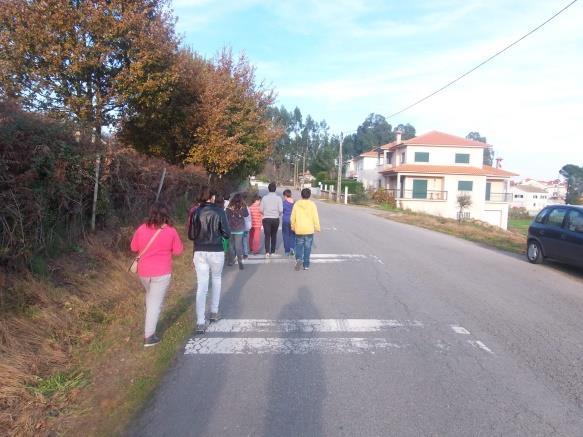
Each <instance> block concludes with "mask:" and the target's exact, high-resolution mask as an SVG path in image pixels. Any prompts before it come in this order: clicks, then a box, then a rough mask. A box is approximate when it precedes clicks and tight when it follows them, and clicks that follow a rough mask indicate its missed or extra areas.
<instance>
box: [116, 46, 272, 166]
mask: <svg viewBox="0 0 583 437" xmlns="http://www.w3.org/2000/svg"><path fill="white" fill-rule="evenodd" d="M173 70H174V71H175V72H176V75H177V77H178V80H177V82H176V86H175V87H174V89H173V91H172V93H171V97H170V99H169V100H168V101H167V102H165V103H163V104H162V105H160V106H159V107H151V108H144V107H140V108H136V110H135V111H134V114H133V115H130V116H128V117H126V118H125V119H124V121H123V126H122V131H121V134H120V136H121V138H122V139H123V141H125V142H127V143H128V144H133V145H134V146H136V147H137V148H138V149H139V150H141V151H143V152H145V153H148V154H152V155H157V156H161V157H165V158H166V159H168V160H170V161H172V162H176V163H184V164H191V163H192V164H199V165H202V166H203V167H204V168H205V169H206V171H207V172H208V173H209V174H210V175H212V176H216V177H223V176H225V175H239V176H246V175H248V174H251V173H254V172H257V171H259V170H260V169H261V168H262V166H263V163H264V162H265V159H266V158H267V156H268V155H269V153H270V151H271V147H272V145H273V143H274V142H275V140H276V139H277V138H278V137H279V135H280V132H281V129H280V127H279V126H278V125H277V124H276V123H274V122H273V120H272V119H271V117H270V116H269V108H270V106H271V105H272V104H273V102H274V99H275V96H274V93H273V91H272V90H269V89H267V88H266V87H264V86H263V84H262V83H258V82H257V80H256V78H255V71H254V68H253V66H252V65H251V64H250V63H249V61H248V60H247V59H246V58H245V57H244V56H240V57H239V58H234V57H233V55H232V53H231V52H230V51H229V50H223V51H222V52H221V53H220V54H219V55H218V56H217V58H216V59H212V60H207V59H203V58H201V57H200V56H198V55H197V54H196V53H193V52H191V51H188V50H182V51H180V53H179V54H178V56H177V57H176V64H175V65H174V66H173Z"/></svg>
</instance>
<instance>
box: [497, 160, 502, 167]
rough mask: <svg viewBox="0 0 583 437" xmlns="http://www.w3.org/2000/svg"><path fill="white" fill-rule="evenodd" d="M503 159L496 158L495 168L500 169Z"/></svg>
mask: <svg viewBox="0 0 583 437" xmlns="http://www.w3.org/2000/svg"><path fill="white" fill-rule="evenodd" d="M502 160H503V158H496V168H502Z"/></svg>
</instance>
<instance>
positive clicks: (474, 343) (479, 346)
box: [468, 340, 494, 354]
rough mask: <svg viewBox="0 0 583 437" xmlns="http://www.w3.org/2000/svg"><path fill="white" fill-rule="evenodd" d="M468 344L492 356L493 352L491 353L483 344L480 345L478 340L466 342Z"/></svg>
mask: <svg viewBox="0 0 583 437" xmlns="http://www.w3.org/2000/svg"><path fill="white" fill-rule="evenodd" d="M468 343H470V344H471V345H472V346H474V347H477V348H479V349H482V350H484V351H486V352H488V353H489V354H493V353H494V352H492V349H490V348H489V347H488V346H486V345H485V344H484V343H482V342H481V341H480V340H476V341H474V340H468Z"/></svg>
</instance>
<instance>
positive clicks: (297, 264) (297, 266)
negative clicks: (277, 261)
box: [296, 259, 302, 272]
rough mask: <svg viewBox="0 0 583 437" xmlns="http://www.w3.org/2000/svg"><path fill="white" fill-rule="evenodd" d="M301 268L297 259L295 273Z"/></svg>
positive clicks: (300, 263) (300, 262)
mask: <svg viewBox="0 0 583 437" xmlns="http://www.w3.org/2000/svg"><path fill="white" fill-rule="evenodd" d="M301 268H302V261H301V260H299V259H298V260H296V272H299V271H300V269H301Z"/></svg>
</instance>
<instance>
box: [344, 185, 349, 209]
mask: <svg viewBox="0 0 583 437" xmlns="http://www.w3.org/2000/svg"><path fill="white" fill-rule="evenodd" d="M344 204H345V205H348V187H344Z"/></svg>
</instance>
